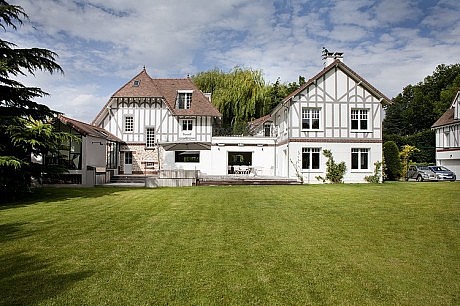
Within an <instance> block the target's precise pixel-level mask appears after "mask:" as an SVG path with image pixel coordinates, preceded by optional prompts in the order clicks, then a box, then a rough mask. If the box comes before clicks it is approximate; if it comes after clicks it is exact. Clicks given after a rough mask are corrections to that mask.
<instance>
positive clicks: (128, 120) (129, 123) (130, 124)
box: [123, 116, 134, 132]
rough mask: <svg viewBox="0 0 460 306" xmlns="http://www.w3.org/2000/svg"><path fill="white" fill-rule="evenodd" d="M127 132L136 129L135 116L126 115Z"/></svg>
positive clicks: (125, 127)
mask: <svg viewBox="0 0 460 306" xmlns="http://www.w3.org/2000/svg"><path fill="white" fill-rule="evenodd" d="M123 130H124V131H125V132H132V131H134V117H133V116H125V121H124V128H123Z"/></svg>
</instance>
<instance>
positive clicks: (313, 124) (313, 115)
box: [302, 107, 320, 130]
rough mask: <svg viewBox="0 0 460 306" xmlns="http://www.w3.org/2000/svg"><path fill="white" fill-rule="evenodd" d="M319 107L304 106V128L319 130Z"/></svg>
mask: <svg viewBox="0 0 460 306" xmlns="http://www.w3.org/2000/svg"><path fill="white" fill-rule="evenodd" d="M319 112H320V109H319V108H309V107H302V129H303V130H319Z"/></svg>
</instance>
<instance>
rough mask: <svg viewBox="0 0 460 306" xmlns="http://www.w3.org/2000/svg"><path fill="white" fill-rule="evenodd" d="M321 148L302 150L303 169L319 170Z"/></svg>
mask: <svg viewBox="0 0 460 306" xmlns="http://www.w3.org/2000/svg"><path fill="white" fill-rule="evenodd" d="M320 152H321V149H320V148H302V169H319V159H320Z"/></svg>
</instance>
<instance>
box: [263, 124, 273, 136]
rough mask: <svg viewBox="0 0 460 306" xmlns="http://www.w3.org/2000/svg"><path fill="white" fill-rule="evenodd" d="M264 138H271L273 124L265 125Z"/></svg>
mask: <svg viewBox="0 0 460 306" xmlns="http://www.w3.org/2000/svg"><path fill="white" fill-rule="evenodd" d="M264 136H265V137H270V136H271V124H270V123H265V124H264Z"/></svg>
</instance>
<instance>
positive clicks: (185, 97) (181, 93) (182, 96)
mask: <svg viewBox="0 0 460 306" xmlns="http://www.w3.org/2000/svg"><path fill="white" fill-rule="evenodd" d="M192 93H193V91H192V90H178V91H177V98H176V107H177V108H178V109H189V108H190V107H191V105H192Z"/></svg>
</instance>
